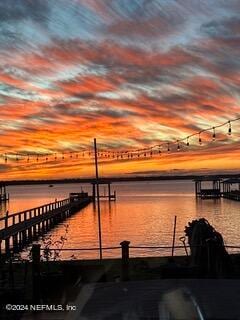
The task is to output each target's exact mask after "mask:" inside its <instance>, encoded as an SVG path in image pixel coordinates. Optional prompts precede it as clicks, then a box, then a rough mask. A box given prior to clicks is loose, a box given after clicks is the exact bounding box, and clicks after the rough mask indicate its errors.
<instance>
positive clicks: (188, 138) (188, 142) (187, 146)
mask: <svg viewBox="0 0 240 320" xmlns="http://www.w3.org/2000/svg"><path fill="white" fill-rule="evenodd" d="M188 139H189V137H187V147H189V140H188Z"/></svg>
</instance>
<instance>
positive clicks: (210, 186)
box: [194, 177, 222, 199]
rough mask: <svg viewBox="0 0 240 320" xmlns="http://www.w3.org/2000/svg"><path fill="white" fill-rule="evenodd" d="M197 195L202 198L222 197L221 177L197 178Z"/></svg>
mask: <svg viewBox="0 0 240 320" xmlns="http://www.w3.org/2000/svg"><path fill="white" fill-rule="evenodd" d="M194 182H195V195H196V197H197V198H201V199H219V198H221V195H222V194H221V179H219V178H217V177H216V178H215V177H213V178H212V177H211V178H209V177H201V178H199V179H195V180H194Z"/></svg>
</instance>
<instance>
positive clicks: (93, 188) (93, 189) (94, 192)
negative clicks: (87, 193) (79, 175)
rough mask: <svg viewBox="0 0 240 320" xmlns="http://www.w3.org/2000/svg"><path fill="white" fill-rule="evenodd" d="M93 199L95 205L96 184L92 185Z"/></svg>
mask: <svg viewBox="0 0 240 320" xmlns="http://www.w3.org/2000/svg"><path fill="white" fill-rule="evenodd" d="M92 197H93V202H94V203H95V201H96V188H95V183H94V182H93V183H92Z"/></svg>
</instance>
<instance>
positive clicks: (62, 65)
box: [0, 0, 240, 180]
mask: <svg viewBox="0 0 240 320" xmlns="http://www.w3.org/2000/svg"><path fill="white" fill-rule="evenodd" d="M239 17H240V1H239V0H228V1H225V0H105V1H104V0H102V1H101V0H7V1H6V0H0V108H1V112H0V120H1V121H0V131H1V140H0V153H1V155H2V156H1V158H0V170H1V179H4V180H6V179H27V178H33V179H38V178H58V177H64V178H70V177H89V176H92V175H93V174H94V167H93V164H92V163H93V161H92V159H89V158H86V157H85V160H84V159H76V158H74V159H72V158H70V157H68V156H67V157H65V158H64V160H62V159H61V158H59V157H58V158H57V160H54V158H53V157H50V158H51V159H50V160H49V161H48V162H47V163H44V162H40V163H37V162H36V161H35V159H31V161H30V162H29V163H27V162H26V160H21V161H18V162H16V161H15V160H14V159H12V160H10V159H9V160H8V162H7V163H5V161H4V154H5V153H8V154H11V153H20V154H28V153H36V154H38V153H40V154H42V153H48V154H53V153H59V154H61V153H62V152H64V153H66V152H71V151H73V152H74V151H78V150H82V148H85V149H89V148H92V144H93V138H94V137H96V138H97V141H98V144H99V146H100V147H101V148H104V149H111V150H126V149H127V150H131V149H134V148H141V147H148V146H151V145H154V144H159V143H161V142H165V141H175V140H176V139H180V138H183V137H186V136H188V135H190V134H191V133H193V132H197V131H199V130H202V129H205V128H208V127H212V126H216V125H218V124H221V123H224V122H226V121H228V120H231V119H234V118H237V117H238V116H240V99H239V98H240V91H239V84H240V73H239V71H240V18H239ZM227 129H228V127H227V126H226V127H223V128H221V129H219V130H216V134H217V139H216V141H215V142H212V141H211V133H210V134H206V135H204V136H203V145H202V146H199V145H198V141H197V138H195V139H192V141H190V148H186V147H184V146H183V148H182V151H180V152H177V151H176V150H175V149H172V150H171V153H170V154H167V152H163V155H162V156H156V157H153V158H151V159H140V160H134V161H127V160H122V161H116V160H114V159H112V160H111V159H109V160H108V161H100V174H101V175H104V176H110V175H114V176H116V175H131V174H133V175H136V174H157V173H181V174H183V173H189V172H199V173H200V172H204V173H206V172H216V171H217V172H231V171H234V170H238V169H240V163H239V157H240V151H239V138H240V121H236V122H234V123H233V124H232V131H233V134H232V136H231V137H229V136H228V135H227ZM163 151H165V150H163Z"/></svg>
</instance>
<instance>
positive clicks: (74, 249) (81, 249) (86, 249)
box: [40, 247, 121, 251]
mask: <svg viewBox="0 0 240 320" xmlns="http://www.w3.org/2000/svg"><path fill="white" fill-rule="evenodd" d="M102 249H103V250H116V249H121V247H105V248H102ZM40 250H41V251H44V250H46V249H44V248H41V249H40ZM47 250H50V251H55V250H60V251H94V250H96V251H99V250H100V248H62V249H59V248H47Z"/></svg>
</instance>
